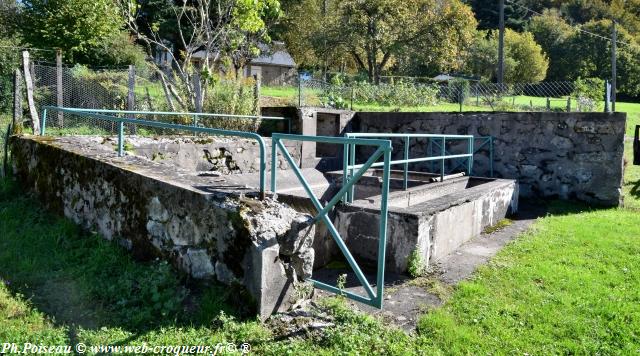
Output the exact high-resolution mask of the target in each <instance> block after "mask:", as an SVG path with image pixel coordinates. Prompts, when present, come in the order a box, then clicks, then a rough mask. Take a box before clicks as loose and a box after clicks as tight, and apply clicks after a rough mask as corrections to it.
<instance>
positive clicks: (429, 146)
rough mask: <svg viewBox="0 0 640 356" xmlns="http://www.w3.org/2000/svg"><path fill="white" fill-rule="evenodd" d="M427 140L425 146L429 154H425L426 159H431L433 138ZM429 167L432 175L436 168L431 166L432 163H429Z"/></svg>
mask: <svg viewBox="0 0 640 356" xmlns="http://www.w3.org/2000/svg"><path fill="white" fill-rule="evenodd" d="M427 140H429V144H428V145H427V149H428V150H429V153H428V154H427V157H431V156H433V138H431V137H429V138H427ZM429 166H430V168H431V169H430V171H431V173H434V172H435V170H436V168H435V166H434V164H433V161H431V162H429Z"/></svg>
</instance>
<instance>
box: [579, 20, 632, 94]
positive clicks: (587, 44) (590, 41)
mask: <svg viewBox="0 0 640 356" xmlns="http://www.w3.org/2000/svg"><path fill="white" fill-rule="evenodd" d="M581 28H582V29H584V30H586V31H588V32H590V33H595V34H596V35H599V36H601V37H596V36H593V35H590V34H588V33H586V32H576V33H575V34H574V35H573V36H572V37H571V38H570V40H569V41H568V47H569V49H570V51H571V53H573V56H572V57H570V62H569V64H568V68H570V69H571V71H570V72H569V74H568V77H569V78H567V79H569V80H575V79H577V78H579V77H582V78H589V77H596V78H611V41H609V40H608V39H607V38H608V37H609V36H610V35H611V20H598V21H590V22H588V23H586V24H584V25H582V26H581ZM617 29H618V41H619V42H620V43H619V44H618V90H619V91H620V92H622V93H625V94H628V95H632V96H638V95H640V47H639V46H638V43H637V42H636V41H635V39H634V37H633V36H632V35H631V34H630V33H629V32H628V31H627V30H626V29H625V28H624V27H623V26H621V25H618V27H617Z"/></svg>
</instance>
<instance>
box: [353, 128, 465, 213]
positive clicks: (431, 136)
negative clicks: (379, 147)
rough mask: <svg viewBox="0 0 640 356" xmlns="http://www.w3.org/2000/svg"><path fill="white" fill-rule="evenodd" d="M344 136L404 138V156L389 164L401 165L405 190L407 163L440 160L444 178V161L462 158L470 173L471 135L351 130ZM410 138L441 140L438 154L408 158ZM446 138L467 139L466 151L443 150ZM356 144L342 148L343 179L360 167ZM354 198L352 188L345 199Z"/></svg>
mask: <svg viewBox="0 0 640 356" xmlns="http://www.w3.org/2000/svg"><path fill="white" fill-rule="evenodd" d="M345 136H346V137H349V138H356V137H359V138H401V139H403V140H404V156H403V159H400V160H394V161H391V162H390V164H391V165H400V164H401V165H403V169H404V175H403V188H404V189H405V190H406V189H407V188H408V187H409V163H418V162H434V161H440V167H441V168H440V179H441V181H442V180H444V175H445V161H447V160H452V159H459V158H463V159H465V160H466V162H467V174H471V171H472V169H473V147H474V137H473V136H471V135H434V134H393V133H360V132H351V133H347V134H345ZM412 138H428V139H430V140H433V139H437V140H441V142H442V146H441V147H442V149H441V152H440V155H439V156H426V157H419V158H409V148H410V145H409V143H410V142H409V141H410V140H411V139H412ZM447 140H465V141H467V146H468V149H467V153H464V154H454V155H451V154H448V153H447V152H446V150H445V147H446V144H447ZM356 145H357V143H351V144H348V145H347V144H345V146H344V150H343V154H344V155H343V161H344V162H348V163H347V164H344V165H343V177H344V179H349V177H351V176H352V175H353V170H354V169H357V168H360V167H361V166H362V165H358V164H356V163H355V160H356ZM381 165H382V162H377V163H375V164H373V165H372V166H371V167H380V166H381ZM353 198H354V190H353V187H352V189H351V190H350V191H349V192H348V194H347V201H349V202H353Z"/></svg>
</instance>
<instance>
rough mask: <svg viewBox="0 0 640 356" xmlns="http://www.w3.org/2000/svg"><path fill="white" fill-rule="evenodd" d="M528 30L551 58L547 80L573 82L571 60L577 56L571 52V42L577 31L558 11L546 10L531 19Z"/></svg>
mask: <svg viewBox="0 0 640 356" xmlns="http://www.w3.org/2000/svg"><path fill="white" fill-rule="evenodd" d="M527 30H528V31H530V32H531V33H532V34H533V37H534V39H535V40H536V42H537V43H539V44H540V46H541V47H542V50H543V51H544V52H545V53H546V54H547V55H548V56H549V71H548V72H547V79H549V80H556V81H562V80H569V79H571V80H572V79H573V78H570V77H571V75H570V73H571V71H572V68H571V58H572V57H573V56H575V54H574V53H572V51H571V48H570V46H569V41H570V39H571V38H572V37H573V36H574V35H575V34H576V31H577V30H576V29H575V28H574V27H573V26H571V25H569V23H567V21H566V20H565V19H563V18H562V16H561V14H560V12H559V11H558V10H556V9H552V10H545V11H544V12H543V13H542V15H540V16H534V17H533V18H531V21H530V22H529V25H527Z"/></svg>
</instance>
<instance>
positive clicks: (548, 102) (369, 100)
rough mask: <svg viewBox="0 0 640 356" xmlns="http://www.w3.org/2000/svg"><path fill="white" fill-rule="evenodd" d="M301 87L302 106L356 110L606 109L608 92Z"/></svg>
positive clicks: (476, 86) (538, 87) (455, 84)
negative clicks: (605, 98)
mask: <svg viewBox="0 0 640 356" xmlns="http://www.w3.org/2000/svg"><path fill="white" fill-rule="evenodd" d="M394 78H395V77H394ZM298 88H299V89H298V92H297V95H298V102H299V104H300V106H319V107H330V108H337V109H352V110H376V111H378V110H392V111H394V110H401V109H406V110H417V111H600V110H602V109H603V107H604V89H602V90H600V89H596V91H595V92H596V96H595V97H594V95H584V94H583V93H581V92H579V91H577V88H576V84H575V83H574V82H570V81H559V82H539V83H513V84H496V83H486V82H480V81H469V80H452V81H448V82H433V81H431V82H426V81H425V80H424V79H421V80H417V79H416V80H406V79H404V78H401V79H398V78H395V79H394V80H386V81H382V82H381V83H380V84H370V83H368V82H351V83H347V84H345V83H337V84H336V83H329V82H325V81H322V80H318V79H301V81H300V83H299V85H298ZM591 92H593V90H591Z"/></svg>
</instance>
